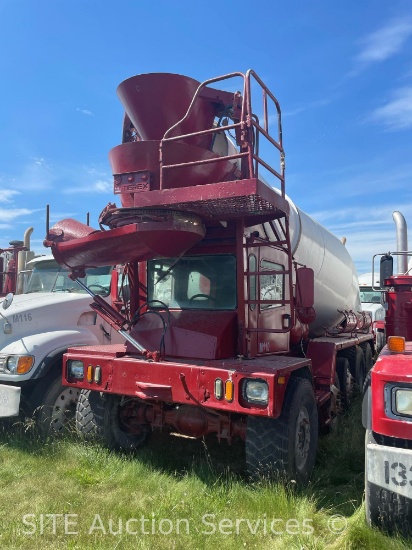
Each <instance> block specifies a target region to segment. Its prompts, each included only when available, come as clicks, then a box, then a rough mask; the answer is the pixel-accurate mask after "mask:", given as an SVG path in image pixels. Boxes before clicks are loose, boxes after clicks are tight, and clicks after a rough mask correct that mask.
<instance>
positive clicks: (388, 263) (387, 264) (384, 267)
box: [379, 254, 393, 288]
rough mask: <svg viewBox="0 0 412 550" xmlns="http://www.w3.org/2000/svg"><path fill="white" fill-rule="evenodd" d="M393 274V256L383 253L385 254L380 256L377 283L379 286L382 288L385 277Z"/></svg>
mask: <svg viewBox="0 0 412 550" xmlns="http://www.w3.org/2000/svg"><path fill="white" fill-rule="evenodd" d="M392 275H393V256H389V254H385V256H382V258H381V265H380V281H379V284H380V286H381V288H384V284H385V279H387V278H388V277H392Z"/></svg>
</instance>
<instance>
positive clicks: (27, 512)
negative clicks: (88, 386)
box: [0, 403, 411, 550]
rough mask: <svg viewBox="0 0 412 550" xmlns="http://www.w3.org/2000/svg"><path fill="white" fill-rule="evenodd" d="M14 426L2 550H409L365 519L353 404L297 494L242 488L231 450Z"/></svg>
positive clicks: (3, 437)
mask: <svg viewBox="0 0 412 550" xmlns="http://www.w3.org/2000/svg"><path fill="white" fill-rule="evenodd" d="M24 428H25V426H17V427H16V426H15V427H11V428H10V427H8V428H7V427H4V428H3V431H2V432H1V433H0V547H1V548H2V549H9V548H10V549H14V548H27V549H30V550H32V549H33V548H36V547H37V548H41V549H42V550H43V549H49V548H50V549H52V548H53V549H55V548H68V549H82V550H83V549H89V548H90V549H92V548H93V549H100V548H101V549H103V548H104V549H106V548H107V549H109V548H110V549H111V548H116V549H128V548H137V549H154V548H156V549H166V548H167V549H168V550H169V549H185V550H186V549H192V548H193V549H202V548H209V547H212V546H213V547H219V549H220V550H225V549H232V548H233V549H234V548H236V549H238V548H257V549H282V550H283V549H285V548H286V549H289V548H290V549H295V548H296V549H308V550H309V549H310V550H312V549H313V550H315V549H316V550H317V549H325V548H328V549H329V548H330V549H339V550H342V549H354V550H355V549H356V550H358V549H362V548H371V549H385V550H392V549H402V548H410V547H411V546H410V543H408V542H407V541H405V540H403V539H401V538H399V537H388V536H385V535H384V534H383V533H381V532H379V531H378V530H376V529H370V528H369V527H368V526H367V525H366V523H365V519H364V505H363V502H362V499H363V435H364V432H363V429H362V428H361V426H360V404H359V403H357V404H355V407H354V409H353V411H352V413H351V414H348V415H347V416H346V417H345V418H342V420H341V423H340V425H339V426H338V430H337V431H336V432H335V433H332V434H330V435H328V436H326V437H322V438H321V440H320V445H319V451H318V461H317V465H316V469H315V472H314V475H313V477H312V481H311V482H310V484H309V486H308V487H307V488H306V489H304V490H296V489H295V488H294V487H290V486H288V487H285V486H283V485H281V484H275V483H271V482H265V481H264V480H263V481H262V482H261V483H259V484H250V483H248V482H247V481H246V480H245V479H244V476H243V471H244V454H243V446H242V445H241V444H234V445H232V446H229V445H227V444H226V443H225V442H223V443H222V444H221V445H218V444H217V443H216V442H215V441H214V440H207V441H203V442H202V441H195V440H192V439H188V438H182V437H173V436H166V435H163V434H154V436H153V437H152V439H151V441H150V442H149V444H148V445H147V446H146V447H145V448H144V449H143V450H142V451H141V452H140V453H138V454H136V455H134V456H131V455H124V454H118V453H112V452H109V451H107V450H105V449H103V448H101V447H99V446H98V445H92V444H85V443H82V442H79V441H77V440H76V438H75V437H68V438H66V439H64V440H49V441H47V442H41V441H40V440H39V439H38V438H37V437H36V434H35V431H34V430H33V429H32V427H30V426H29V429H27V430H25V429H24ZM58 514H60V515H58ZM65 522H66V523H65ZM271 527H273V531H275V532H272V529H271Z"/></svg>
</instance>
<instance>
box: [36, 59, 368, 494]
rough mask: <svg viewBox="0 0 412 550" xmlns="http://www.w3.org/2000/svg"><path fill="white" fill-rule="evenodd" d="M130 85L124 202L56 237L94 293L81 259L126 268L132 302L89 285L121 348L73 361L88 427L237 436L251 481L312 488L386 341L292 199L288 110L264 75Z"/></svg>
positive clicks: (337, 252)
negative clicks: (323, 431) (111, 301)
mask: <svg viewBox="0 0 412 550" xmlns="http://www.w3.org/2000/svg"><path fill="white" fill-rule="evenodd" d="M218 83H220V84H219V86H220V87H223V88H224V89H218V88H216V87H215V86H216V84H218ZM228 90H232V91H228ZM238 90H240V91H238ZM252 92H253V95H257V94H259V96H260V98H259V100H258V101H256V102H255V101H254V102H252ZM118 95H119V97H120V100H121V102H122V104H123V107H124V109H125V115H124V122H123V138H122V143H121V144H120V145H118V146H116V147H114V148H113V149H112V150H111V151H110V153H109V159H110V163H111V167H112V172H113V175H114V193H115V195H117V196H118V198H119V199H120V202H121V206H119V207H117V206H116V205H115V204H110V203H109V205H108V206H107V207H106V208H105V209H104V210H103V211H102V213H101V215H100V219H99V224H100V230H95V229H92V228H91V227H88V226H85V225H83V224H81V223H79V222H77V221H75V220H71V219H66V220H62V221H61V222H58V223H57V224H56V225H55V226H53V227H52V228H51V229H50V230H49V232H48V235H47V236H46V240H45V244H46V246H49V247H51V250H52V253H53V255H54V257H55V258H56V260H57V261H58V262H59V263H61V264H62V265H65V266H66V267H68V268H69V269H70V270H71V271H72V275H71V276H72V278H73V279H75V280H76V281H77V282H78V283H79V284H80V285H81V286H82V287H83V288H85V289H87V287H86V286H85V285H84V284H83V283H82V281H81V279H82V276H83V275H84V270H85V269H86V268H88V267H91V266H94V267H95V266H100V265H108V264H113V265H114V264H120V263H121V264H125V265H126V270H125V271H126V273H127V286H128V288H127V293H126V294H127V296H128V297H129V299H128V300H127V304H126V307H125V308H124V310H123V312H119V311H116V310H114V309H113V308H110V306H108V304H106V303H105V302H104V300H102V299H101V297H99V296H98V295H96V294H97V293H96V294H95V292H94V290H93V289H88V292H89V293H90V295H91V296H92V297H93V303H92V304H91V307H92V309H93V310H94V311H96V312H97V313H98V314H99V315H100V316H101V317H102V318H103V319H105V320H106V321H107V322H109V323H110V324H111V326H112V327H114V328H115V329H116V330H117V331H118V332H119V333H120V334H122V335H123V336H124V338H125V340H126V342H125V344H122V345H104V346H103V345H102V346H85V347H79V348H74V347H73V348H71V349H69V350H68V352H67V353H66V354H65V356H64V360H63V383H64V384H66V385H68V386H71V387H74V388H77V389H78V390H81V391H80V396H79V401H78V405H77V411H76V424H77V428H78V430H79V431H80V432H81V433H82V434H83V435H84V436H87V437H94V438H97V439H98V440H100V441H101V442H102V443H104V444H105V445H107V446H109V447H110V448H120V449H136V448H138V447H139V446H141V445H142V444H143V443H144V442H145V441H146V439H147V437H148V436H149V434H150V433H151V431H152V430H154V429H156V428H157V429H162V430H169V431H170V432H178V433H181V434H185V435H187V436H194V437H198V438H200V437H203V436H206V435H209V434H215V435H216V436H217V438H218V439H219V440H222V439H225V440H227V441H228V442H229V443H230V442H231V441H232V440H233V439H234V438H241V439H243V440H244V441H245V445H246V462H247V469H248V471H249V472H250V473H251V474H252V475H260V474H263V475H266V474H275V475H278V474H280V475H281V476H282V477H284V478H285V479H289V480H295V481H296V482H297V483H302V484H304V483H306V482H307V481H308V479H309V476H310V474H311V472H312V469H313V467H314V464H315V458H316V450H317V442H318V432H319V429H320V428H328V427H330V426H332V425H333V424H334V420H335V418H336V415H337V413H338V412H339V410H341V408H342V407H344V406H346V405H347V404H348V402H349V400H350V396H351V392H352V390H353V387H354V386H356V384H357V385H358V386H360V385H362V384H363V380H364V378H365V375H366V372H367V371H368V369H369V368H370V367H371V365H372V356H373V353H374V343H373V335H372V330H371V320H370V317H369V316H368V314H366V313H362V312H360V309H361V308H360V300H359V289H358V281H357V277H356V271H355V268H354V265H353V263H352V260H351V258H350V256H349V254H348V252H347V250H346V248H345V246H344V245H343V244H342V242H341V241H340V240H339V239H338V238H337V237H335V236H334V235H332V234H331V233H329V232H328V231H327V230H326V229H325V228H323V227H322V226H321V225H319V224H318V223H317V222H316V221H314V220H313V219H312V218H310V217H309V216H308V215H307V214H305V213H304V212H302V211H301V210H300V209H299V208H298V207H297V206H296V205H295V204H294V203H293V202H292V201H291V200H290V199H289V198H288V197H287V196H286V193H285V154H284V149H283V144H282V126H281V111H280V107H279V103H278V101H277V99H276V98H275V96H274V95H273V94H272V93H271V92H270V90H269V89H268V88H267V87H266V86H265V84H264V83H263V82H262V80H261V79H260V78H259V77H258V76H257V75H256V73H255V72H254V71H252V70H249V71H248V72H247V73H245V74H242V73H231V74H228V75H225V76H222V77H218V78H213V79H210V80H207V81H205V82H203V83H199V82H197V81H196V80H194V79H192V78H189V77H185V76H182V75H176V74H164V73H152V74H143V75H138V76H134V77H131V78H129V79H127V80H125V81H124V82H122V83H121V84H120V86H119V88H118ZM272 129H273V131H272ZM276 158H277V159H278V161H277V162H276V167H274V159H276ZM264 175H265V176H266V177H267V178H269V179H270V180H271V181H272V183H271V184H269V183H267V181H266V180H265V179H264V177H263V176H264ZM275 182H276V185H275ZM302 192H304V186H303V185H302ZM307 192H310V190H307Z"/></svg>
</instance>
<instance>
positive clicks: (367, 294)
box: [359, 286, 381, 304]
mask: <svg viewBox="0 0 412 550" xmlns="http://www.w3.org/2000/svg"><path fill="white" fill-rule="evenodd" d="M359 291H360V301H361V302H362V303H367V304H380V303H381V293H380V292H378V291H376V290H372V287H371V286H361V287H360V288H359Z"/></svg>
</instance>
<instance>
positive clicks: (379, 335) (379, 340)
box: [376, 330, 386, 353]
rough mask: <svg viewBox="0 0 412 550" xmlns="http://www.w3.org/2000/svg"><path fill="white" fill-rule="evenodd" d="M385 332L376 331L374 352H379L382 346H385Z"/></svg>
mask: <svg viewBox="0 0 412 550" xmlns="http://www.w3.org/2000/svg"><path fill="white" fill-rule="evenodd" d="M385 344H386V341H385V333H384V332H382V331H381V330H377V331H376V353H380V352H381V350H382V348H383V347H384V346H385Z"/></svg>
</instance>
